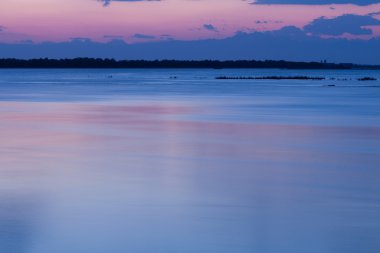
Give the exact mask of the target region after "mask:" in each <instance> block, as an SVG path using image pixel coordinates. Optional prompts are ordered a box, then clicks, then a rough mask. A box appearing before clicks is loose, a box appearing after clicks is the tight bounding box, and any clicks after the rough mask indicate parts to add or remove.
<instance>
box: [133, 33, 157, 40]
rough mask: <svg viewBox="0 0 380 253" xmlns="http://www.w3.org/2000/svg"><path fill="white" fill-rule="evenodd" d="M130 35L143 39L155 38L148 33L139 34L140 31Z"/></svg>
mask: <svg viewBox="0 0 380 253" xmlns="http://www.w3.org/2000/svg"><path fill="white" fill-rule="evenodd" d="M132 37H133V38H135V39H144V40H152V39H155V38H156V36H153V35H148V34H141V33H136V34H134V35H133V36H132Z"/></svg>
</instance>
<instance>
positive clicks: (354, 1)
mask: <svg viewBox="0 0 380 253" xmlns="http://www.w3.org/2000/svg"><path fill="white" fill-rule="evenodd" d="M301 33H302V36H303V37H304V38H303V39H306V40H312V42H309V43H314V44H316V45H315V47H316V49H318V50H322V51H323V47H326V45H322V44H329V43H328V42H340V43H343V44H347V43H348V44H350V43H351V44H352V45H353V47H354V45H355V46H357V44H360V45H361V47H363V50H365V48H366V46H365V45H368V46H369V47H370V48H372V47H371V46H372V44H375V45H377V44H379V46H378V47H379V51H380V43H379V41H378V40H379V38H380V0H2V7H1V9H0V57H12V56H14V57H19V58H28V57H38V56H41V57H43V56H46V57H55V56H56V57H64V56H67V57H69V56H71V57H73V56H77V57H80V56H99V54H100V55H102V56H105V57H107V56H109V57H115V58H118V57H117V56H115V52H114V53H111V51H112V47H115V44H117V45H118V46H120V44H125V45H124V47H129V48H138V47H141V46H136V45H137V44H141V45H143V46H142V47H143V49H144V50H145V48H147V50H148V51H149V49H151V48H154V47H157V46H159V47H165V46H163V45H162V44H165V45H166V46H167V47H168V46H169V45H173V43H174V42H177V44H180V45H183V44H186V45H189V46H190V44H193V46H191V47H195V45H197V44H199V43H206V42H210V43H211V44H213V43H215V41H214V40H217V42H218V43H222V44H223V43H225V42H226V40H227V41H228V40H231V39H236V38H237V37H239V38H241V37H242V34H244V35H247V36H246V37H247V38H246V39H248V40H250V42H251V43H252V47H256V48H260V47H265V46H266V45H265V44H271V43H272V42H271V40H278V39H280V38H278V36H282V38H281V39H282V40H284V44H287V43H289V42H290V41H291V40H297V39H300V36H301ZM257 36H261V37H271V38H267V40H268V41H267V43H266V42H261V44H259V43H258V40H257V38H255V37H257ZM276 36H277V38H274V37H276ZM305 36H306V37H305ZM285 37H286V38H285ZM253 39H255V40H254V41H252V40H253ZM78 41H79V42H81V43H78ZM75 43H76V44H81V45H82V47H83V44H86V43H87V44H91V45H92V46H93V45H96V46H99V47H102V48H103V50H105V51H103V52H92V54H90V53H89V52H86V53H82V54H81V53H80V51H81V50H79V49H80V47H77V48H76V50H74V51H72V50H73V49H71V47H73V45H72V44H75ZM47 44H49V46H50V47H55V48H56V49H55V50H57V51H60V52H59V53H60V54H58V52H56V53H54V52H53V51H54V50H53V49H50V51H49V50H47V49H46V46H47ZM52 44H53V45H52ZM177 44H175V45H177ZM211 44H210V50H212V48H211V46H212V45H211ZM333 44H334V43H333ZM338 44H339V43H338ZM234 46H237V47H239V44H236V43H235V44H234ZM341 47H342V45H340V44H339V45H338V46H337V48H336V50H338V51H339V50H341ZM243 49H244V50H250V51H252V50H254V49H248V48H244V47H242V49H241V50H243ZM9 50H10V51H9ZM28 50H34V51H35V53H34V54H32V53H31V52H28ZM124 50H126V49H124ZM205 50H206V51H207V47H206V48H205ZM231 50H232V51H234V52H236V53H235V54H231V55H229V56H228V57H229V58H234V59H240V58H244V57H242V54H243V52H241V51H239V49H238V48H232V49H231ZM289 50H290V49H289ZM305 50H306V49H305ZM308 50H310V49H309V48H308ZM325 50H327V51H328V50H331V48H325ZM358 50H361V48H358ZM20 51H22V52H24V51H25V54H24V55H22V54H21V55H20ZM48 51H49V52H50V53H48ZM127 51H128V50H127ZM164 51H165V50H164ZM196 51H197V50H195V51H194V52H193V55H194V57H195V58H202V54H203V55H205V57H206V56H208V57H211V55H207V54H204V52H199V53H198V52H196ZM256 51H257V50H256ZM107 52H108V53H107ZM126 53H127V52H126ZM184 53H185V52H182V53H181V52H176V53H175V54H174V56H173V55H170V56H171V57H175V58H179V59H180V58H181V59H183V58H187V56H186V57H185V54H184ZM224 53H225V52H224ZM289 53H290V55H293V54H292V52H289ZM294 53H295V52H294ZM297 53H299V52H297ZM304 53H305V57H304V58H302V57H298V58H294V57H293V58H294V59H293V58H292V57H285V58H286V59H290V60H298V59H299V60H307V59H308V58H310V59H311V58H313V59H314V58H315V57H317V56H308V55H307V54H308V53H309V54H310V52H306V51H305V52H304ZM344 54H346V52H343V51H342V52H341V56H342V57H340V58H339V57H336V56H335V58H331V57H329V54H327V53H325V54H322V55H321V57H322V56H323V57H324V58H327V59H328V58H331V60H333V61H343V60H345V56H344ZM246 55H247V57H248V56H249V57H255V54H252V52H247V54H246ZM374 56H378V55H377V54H376V53H375V55H374ZM374 56H369V57H367V58H366V57H364V56H361V55H359V53H358V52H357V57H355V58H354V59H353V60H355V61H356V62H363V63H364V62H368V63H377V62H379V63H380V60H378V61H376V59H375V57H374ZM119 57H120V58H128V55H122V56H119ZM134 57H137V58H139V56H138V55H136V56H134ZM152 57H153V58H160V57H164V56H162V55H161V56H160V57H158V55H157V56H156V55H154V54H153V55H152ZM213 57H214V58H218V55H216V56H213ZM224 57H227V56H223V54H222V53H221V54H220V55H219V58H224ZM257 57H259V56H257ZM260 57H263V58H268V59H269V58H273V56H271V55H270V53H268V57H265V55H261V56H260ZM140 58H146V57H145V56H144V55H143V53H142V54H141V57H140ZM379 58H380V57H379Z"/></svg>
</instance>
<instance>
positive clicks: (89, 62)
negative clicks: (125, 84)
mask: <svg viewBox="0 0 380 253" xmlns="http://www.w3.org/2000/svg"><path fill="white" fill-rule="evenodd" d="M0 68H76V69H77V68H205V69H206V68H208V69H223V68H280V69H375V70H380V65H358V64H352V63H326V62H294V61H273V60H265V61H256V60H231V61H217V60H201V61H187V60H154V61H149V60H120V61H118V60H114V59H98V58H74V59H47V58H42V59H30V60H23V59H0Z"/></svg>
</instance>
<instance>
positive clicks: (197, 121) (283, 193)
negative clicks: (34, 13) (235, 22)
mask: <svg viewBox="0 0 380 253" xmlns="http://www.w3.org/2000/svg"><path fill="white" fill-rule="evenodd" d="M220 75H228V76H267V75H309V76H326V77H329V78H330V77H335V78H346V79H348V80H347V81H333V80H324V81H295V80H281V81H278V80H277V81H271V80H215V79H214V78H215V77H216V76H220ZM364 76H371V77H377V78H378V79H380V73H379V72H375V71H317V70H315V71H305V70H304V71H289V70H270V69H269V70H244V69H241V70H0V121H1V124H0V252H1V253H3V252H4V253H51V252H55V253H68V252H70V253H83V252H91V253H103V252H112V253H124V252H142V253H145V252H154V253H160V252H162V253H164V252H165V253H177V252H181V253H195V252H196V253H214V252H215V253H224V252H226V253H230V252H234V253H254V252H263V253H277V252H291V253H298V252H299V253H304V252H311V253H313V252H316V253H317V252H318V253H320V252H324V253H330V252H331V253H333V252H334V253H335V252H345V253H346V252H353V253H354V252H355V253H356V252H361V253H377V252H380V169H379V168H380V167H379V164H380V82H379V81H373V82H359V81H356V78H358V77H364ZM175 77H176V78H175ZM350 79H351V80H350ZM331 84H334V85H336V86H335V87H328V85H331Z"/></svg>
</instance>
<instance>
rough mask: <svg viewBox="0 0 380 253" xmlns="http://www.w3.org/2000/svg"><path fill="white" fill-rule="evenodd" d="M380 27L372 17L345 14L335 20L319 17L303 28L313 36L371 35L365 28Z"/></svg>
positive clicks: (377, 21)
mask: <svg viewBox="0 0 380 253" xmlns="http://www.w3.org/2000/svg"><path fill="white" fill-rule="evenodd" d="M376 25H380V20H378V19H375V18H373V17H372V16H369V15H367V16H360V15H353V14H347V15H343V16H339V17H336V18H331V19H329V18H325V17H320V18H318V19H315V20H314V21H312V22H311V23H310V24H308V25H306V26H305V27H304V30H305V31H306V32H308V33H311V34H314V35H333V36H338V35H343V34H345V33H348V34H353V35H371V34H372V30H371V29H369V28H366V26H376Z"/></svg>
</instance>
